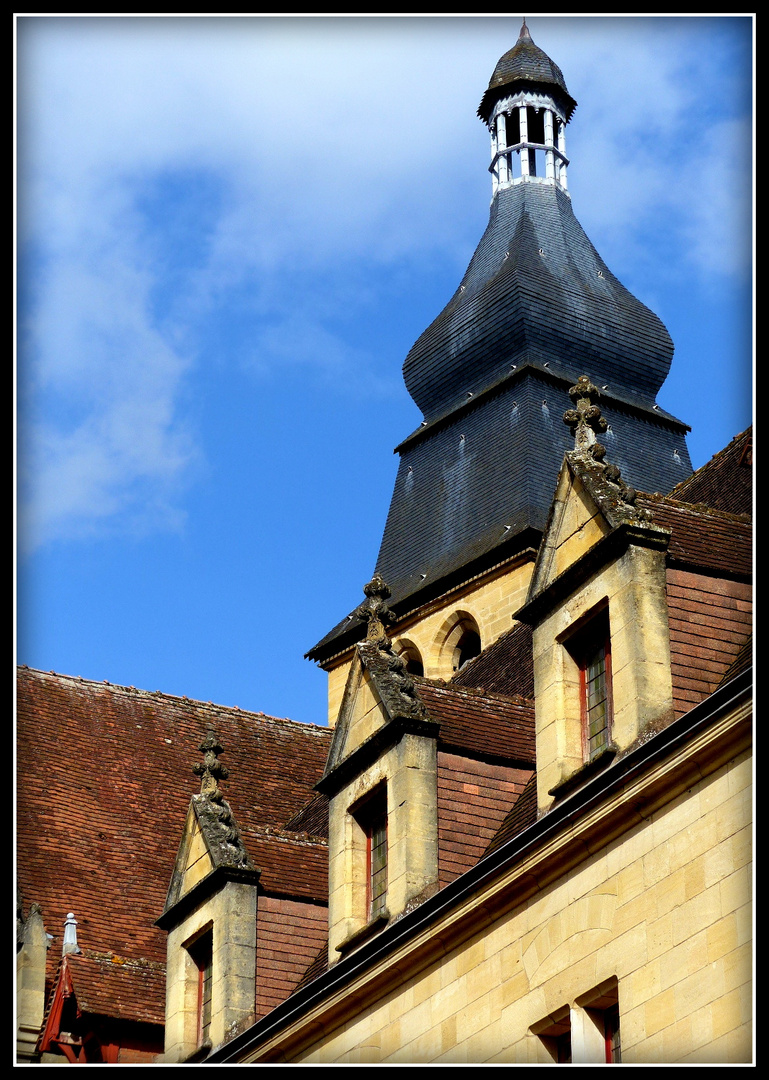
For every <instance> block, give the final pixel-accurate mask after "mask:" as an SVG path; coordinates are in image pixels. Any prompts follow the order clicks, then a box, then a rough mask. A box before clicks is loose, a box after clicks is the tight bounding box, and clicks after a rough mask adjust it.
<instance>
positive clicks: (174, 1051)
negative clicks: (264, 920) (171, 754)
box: [158, 731, 259, 1062]
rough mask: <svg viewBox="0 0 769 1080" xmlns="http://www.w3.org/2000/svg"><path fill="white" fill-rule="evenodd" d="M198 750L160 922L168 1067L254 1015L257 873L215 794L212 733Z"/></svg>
mask: <svg viewBox="0 0 769 1080" xmlns="http://www.w3.org/2000/svg"><path fill="white" fill-rule="evenodd" d="M200 750H201V752H202V753H203V755H204V759H203V762H202V763H198V764H196V765H195V766H194V772H195V773H196V775H198V776H200V778H201V784H200V792H199V794H197V795H193V796H192V798H191V800H190V806H189V810H188V812H187V819H186V822H185V825H184V832H183V834H182V840H181V843H180V845H179V851H178V854H177V856H176V863H175V865H174V870H173V874H172V877H171V884H170V886H169V889H168V896H167V898H166V904H165V908H164V910H163V914H162V916H161V917H160V918H159V919H158V926H160V927H161V929H163V930H166V931H167V932H168V944H167V966H166V978H167V984H166V985H167V990H166V1028H165V1054H164V1060H165V1061H167V1062H179V1061H191V1060H203V1059H204V1058H205V1057H206V1056H207V1054H208V1052H209V1051H210V1050H211V1048H212V1047H215V1046H218V1045H220V1044H221V1043H222V1042H224V1041H225V1039H226V1038H227V1037H228V1036H229V1035H230V1034H231V1033H232V1031H233V1030H234V1029H235V1028H236V1027H237V1026H238V1025H239V1024H241V1023H242V1022H243V1021H245V1020H247V1019H249V1018H251V1017H253V1014H254V1000H255V989H256V913H257V884H258V881H259V871H258V870H257V869H256V868H255V867H254V866H253V864H252V863H251V860H250V859H249V856H248V854H247V852H246V850H245V847H244V846H243V841H242V839H241V835H240V830H239V829H238V825H237V822H236V821H235V817H234V815H233V813H232V810H231V808H230V805H229V803H228V802H227V801H226V799H225V798H224V796H223V794H222V792H221V789H220V788H219V781H220V780H224V779H226V778H227V769H226V767H225V766H224V765H222V763H221V762H220V761H219V757H218V755H219V754H220V753H221V752H222V747H221V745H220V743H219V741H218V739H217V738H216V736H215V735H214V733H213V731H209V733H208V735H207V736H206V738H205V739H204V740H203V742H202V743H201V745H200Z"/></svg>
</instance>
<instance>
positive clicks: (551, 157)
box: [545, 109, 555, 180]
mask: <svg viewBox="0 0 769 1080" xmlns="http://www.w3.org/2000/svg"><path fill="white" fill-rule="evenodd" d="M553 145H554V143H553V114H552V112H551V110H550V109H545V146H547V147H548V149H547V150H546V151H545V176H546V177H547V179H548V180H555V154H554V153H553V151H552V150H551V149H550V147H552V146H553Z"/></svg>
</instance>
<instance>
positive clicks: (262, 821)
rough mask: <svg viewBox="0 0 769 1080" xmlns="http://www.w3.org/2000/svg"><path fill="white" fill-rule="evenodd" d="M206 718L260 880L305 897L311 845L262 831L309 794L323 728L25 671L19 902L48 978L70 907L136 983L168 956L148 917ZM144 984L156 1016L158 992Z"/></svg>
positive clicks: (174, 841) (89, 946)
mask: <svg viewBox="0 0 769 1080" xmlns="http://www.w3.org/2000/svg"><path fill="white" fill-rule="evenodd" d="M211 724H213V726H214V728H215V730H216V732H217V734H218V736H219V738H220V740H221V742H222V744H223V745H224V748H225V753H224V755H223V761H224V763H225V764H226V765H227V766H228V768H229V770H230V779H229V780H228V781H227V782H226V783H225V784H224V785H223V790H224V793H225V796H226V798H227V799H228V801H229V802H230V805H231V806H232V810H233V812H234V814H235V817H236V820H237V822H238V825H239V826H240V830H241V833H242V835H243V838H244V841H245V844H246V848H247V850H248V851H249V854H250V855H251V858H252V859H253V861H254V862H255V863H256V865H258V866H259V867H260V868H261V869H262V873H263V878H264V882H265V887H269V888H271V889H273V890H276V891H283V892H285V893H292V892H294V893H296V894H297V895H299V896H303V895H306V896H310V897H314V896H315V895H316V894H317V893H318V892H319V889H320V885H319V879H320V871H319V864H320V862H321V861H322V860H321V856H320V851H319V847H320V845H318V844H317V843H314V844H313V843H308V842H307V841H306V840H299V839H297V838H295V837H290V838H285V837H270V836H267V835H265V830H266V829H268V828H269V829H272V830H275V831H276V832H279V831H280V830H281V828H282V826H283V825H284V824H285V823H286V822H287V821H288V820H289V819H290V818H291V817H292V816H293V815H294V814H296V813H297V811H298V810H300V809H301V808H302V807H303V806H305V805H306V804H307V802H308V801H309V799H310V798H311V797H312V795H313V785H314V784H315V782H316V780H317V778H318V777H319V776H320V775H321V773H322V770H323V765H324V762H325V759H326V755H327V753H328V746H329V741H330V735H331V733H330V731H329V730H328V729H326V728H316V727H312V726H310V725H306V724H297V723H294V722H293V721H291V720H282V719H277V718H275V717H270V716H265V715H264V714H262V713H251V712H246V711H245V710H240V709H237V708H226V707H224V706H217V705H213V704H210V703H209V704H206V703H204V702H199V701H192V700H189V699H186V698H178V697H171V696H169V695H166V694H161V693H148V692H146V691H142V690H135V689H132V688H127V687H123V686H113V685H110V684H108V683H95V682H90V681H88V680H84V679H78V678H71V677H69V676H63V675H56V674H46V673H44V672H41V671H35V670H32V669H28V668H22V669H20V671H19V683H18V702H17V725H18V732H17V780H18V796H17V828H18V842H17V843H18V847H17V854H18V882H19V887H20V890H21V894H22V897H23V900H24V903H25V905H28V904H29V903H31V902H33V901H36V902H38V903H39V904H40V905H41V908H42V912H43V918H44V920H45V925H46V929H47V930H48V932H49V933H50V934H52V935H53V942H52V947H51V949H50V950H49V958H50V959H49V964H50V971H49V978H52V977H53V974H54V971H55V967H56V963H57V958H58V956H59V955H60V953H61V939H62V929H63V921H64V917H65V915H66V913H67V912H68V911H74V912H75V915H76V918H77V920H78V942H79V945H80V947H81V949H82V950H83V953H84V954H85V956H86V957H88V956H92V955H94V954H102V955H106V956H111V955H116V956H118V957H120V958H121V962H125V964H124V967H123V968H122V971H123V976H122V977H123V978H124V979H125V980H126V981H129V980H130V978H131V977H132V973H134V976H133V977H135V978H136V985H137V987H140V986H142V985H144V982H145V981H146V976H145V974H144V973H143V972H142V973H141V978H140V977H138V975H135V973H136V972H137V971H139V969H140V966H141V962H149V963H150V964H153V963H154V964H160V965H163V964H164V963H165V934H164V933H163V932H162V931H161V930H159V929H157V928H156V927H155V926H154V922H155V919H157V918H158V916H159V915H160V913H161V912H162V910H163V905H164V902H165V897H166V890H167V888H168V885H169V882H170V878H171V871H172V868H173V863H174V858H175V856H176V851H177V848H178V844H179V841H180V839H181V833H182V827H183V824H184V820H185V815H186V812H187V807H188V804H189V799H190V796H191V795H192V794H194V793H195V791H197V790H198V781H197V780H196V779H195V777H194V776H193V774H192V765H193V764H194V763H195V762H196V760H198V759H199V756H200V755H199V753H198V750H197V747H198V745H199V743H200V741H201V739H202V737H203V736H204V735H205V733H206V731H207V728H208V726H209V725H211ZM289 851H291V852H292V858H291V859H289V858H288V856H287V852H289ZM297 854H299V855H300V857H299V858H298V859H297V858H294V857H293V856H296V855H297ZM324 857H325V855H324ZM289 864H290V869H289ZM80 966H81V967H83V970H85V968H84V966H83V965H80ZM109 970H113V969H112V968H109ZM115 970H116V969H115ZM158 981H159V980H158ZM121 985H122V984H121ZM145 991H146V992H145V995H144V999H145V1000H146V1001H147V1003H148V1004H147V1007H148V1008H149V1009H153V1010H154V1017H155V1019H156V1020H157V1021H158V1022H162V1019H163V1009H164V992H163V990H162V988H161V989H160V990H159V991H157V992H155V991H153V990H152V988H151V987H146V988H145ZM136 993H137V994H140V993H141V992H140V990H139V989H137V991H136Z"/></svg>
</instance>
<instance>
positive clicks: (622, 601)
mask: <svg viewBox="0 0 769 1080" xmlns="http://www.w3.org/2000/svg"><path fill="white" fill-rule="evenodd" d="M570 394H571V397H572V399H573V402H574V407H573V408H571V409H569V410H568V411H567V412H566V413H565V415H564V420H565V421H566V423H567V424H568V425H569V427H570V428H571V430H572V433H573V435H574V437H575V447H574V450H572V451H569V452H568V453H567V454H566V455H565V457H564V462H563V466H562V468H561V472H560V475H559V477H558V483H557V487H556V492H555V498H554V501H553V506H552V509H551V512H550V517H549V520H548V524H547V526H546V529H545V533H544V537H543V540H542V545H541V547H540V551H539V554H538V557H537V562H536V564H535V568H534V574H533V576H532V582H531V586H530V590H529V596H528V600H527V603H526V605H525V607H524V608H523V609H522V610H521V611H520V612H519V613H518V615H517V617H518V618H519V619H521V620H522V621H525V622H527V623H529V624H530V625H531V626H532V628H533V651H534V688H535V698H536V731H537V783H538V793H537V794H538V805H539V810H540V812H543V811H545V810H547V809H548V808H549V807H550V806H551V805H552V803H553V801H554V800H555V799H558V798H560V797H563V796H564V795H567V794H568V793H569V792H571V791H572V790H573V789H574V788H575V787H576V786H577V785H579V784H580V783H581V782H582V781H583V780H586V779H588V778H589V777H591V776H592V775H594V774H595V773H596V772H597V771H599V770H600V769H602V768H604V767H606V766H607V765H608V764H610V763H611V761H612V759H613V758H614V757H615V756H616V755H618V754H622V753H624V752H625V751H627V750H628V749H629V748H630V747H631V746H633V745H635V744H636V743H638V742H639V740H644V739H646V738H648V737H650V736H651V735H652V734H654V733H655V732H656V731H657V730H659V729H660V727H662V726H664V725H665V724H667V723H669V721H670V720H671V718H672V713H673V702H672V680H671V665H670V642H669V631H668V612H667V599H666V572H665V560H666V551H667V547H668V541H669V539H670V533H669V531H668V530H666V529H664V528H661V527H660V526H659V525H656V524H655V523H654V522H653V520H652V519H651V515H650V513H649V511H648V510H647V509H643V508H639V507H637V506H636V502H637V496H636V492H635V491H634V489H633V488H631V487H629V486H628V485H627V484H626V483H625V482H624V480H623V479H622V476H621V474H620V471H619V469H618V468H617V467H616V466H613V465H611V464H608V463H606V462H605V460H604V459H605V455H606V451H605V448H604V447H603V446H602V444H601V443H599V442H598V440H597V435H600V434H603V433H604V432H605V430H606V421H605V419H604V418H603V417H602V415H601V410H600V408H599V406H598V400H599V398H600V393H599V391H598V388H597V387H596V386H594V385H593V384H592V383H591V382H590V380H589V379H588V378H587V377H586V376H582V377H581V378H580V379H579V380H578V382H577V384H576V385H575V386H573V387H572V388H571V390H570Z"/></svg>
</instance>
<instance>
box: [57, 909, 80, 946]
mask: <svg viewBox="0 0 769 1080" xmlns="http://www.w3.org/2000/svg"><path fill="white" fill-rule="evenodd" d="M79 952H80V948H79V947H78V943H77V919H76V918H75V913H74V911H69V912H68V913H67V917H66V919H65V920H64V941H63V942H62V945H61V955H62V956H67V954H68V953H79Z"/></svg>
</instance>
